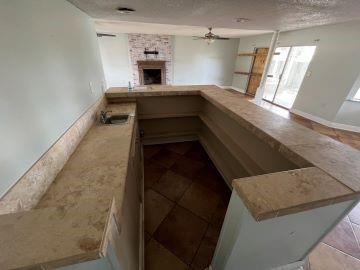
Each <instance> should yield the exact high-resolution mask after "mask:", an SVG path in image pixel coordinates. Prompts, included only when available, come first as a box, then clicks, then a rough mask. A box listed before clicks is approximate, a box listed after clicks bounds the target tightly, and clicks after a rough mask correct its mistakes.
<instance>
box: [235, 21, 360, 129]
mask: <svg viewBox="0 0 360 270" xmlns="http://www.w3.org/2000/svg"><path fill="white" fill-rule="evenodd" d="M359 37H360V21H354V22H348V23H341V24H334V25H327V26H319V27H313V28H307V29H302V30H296V31H288V32H282V33H280V36H279V42H278V44H277V46H278V47H279V46H295V45H299V46H305V45H315V46H317V48H316V52H315V55H314V57H313V59H312V62H311V63H310V66H309V68H308V71H310V72H311V76H310V77H305V78H304V81H303V84H302V86H301V88H300V90H299V94H298V96H297V98H296V100H295V103H294V105H293V110H295V111H297V112H299V111H300V112H304V113H306V114H310V115H312V116H314V117H317V118H320V119H323V120H325V121H328V122H334V121H341V122H344V123H345V122H347V123H350V122H351V123H356V122H357V123H358V122H359V120H358V118H357V119H353V118H354V117H356V115H354V114H351V115H350V114H347V116H346V118H347V119H346V120H345V118H343V117H336V115H337V113H338V112H339V110H340V108H341V107H342V106H343V103H344V102H345V100H346V98H347V97H348V95H349V93H350V91H351V89H352V88H353V85H354V82H355V81H356V79H357V77H358V75H359V71H360V61H359V59H360V50H359V47H360V38H359ZM270 39H271V36H270V35H261V36H254V37H247V38H240V46H239V51H242V50H245V49H248V52H251V51H252V49H253V47H256V46H249V44H250V45H252V43H253V44H256V45H257V47H259V46H262V44H265V43H266V42H268V44H269V43H270ZM316 39H320V41H318V42H316V41H315V40H316ZM263 41H265V43H264V42H263ZM244 43H245V45H244ZM258 44H260V45H258ZM238 61H240V60H238ZM239 65H240V62H237V68H238V69H242V68H244V69H245V70H244V71H246V68H248V65H247V64H244V65H243V66H241V67H240V66H239ZM241 71H242V70H241ZM237 76H241V75H234V82H233V85H234V86H235V87H240V88H241V87H243V86H244V85H245V84H244V82H243V81H242V80H241V79H238V78H237ZM344 105H345V104H344ZM354 106H357V105H354ZM346 107H347V105H346ZM349 117H351V118H352V119H348V118H349ZM357 117H359V116H357Z"/></svg>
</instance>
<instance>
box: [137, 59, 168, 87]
mask: <svg viewBox="0 0 360 270" xmlns="http://www.w3.org/2000/svg"><path fill="white" fill-rule="evenodd" d="M165 63H166V61H161V60H156V61H155V60H146V61H137V64H138V68H139V81H140V84H141V85H148V84H166V65H165Z"/></svg>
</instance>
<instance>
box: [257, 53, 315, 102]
mask: <svg viewBox="0 0 360 270" xmlns="http://www.w3.org/2000/svg"><path fill="white" fill-rule="evenodd" d="M315 49H316V46H292V47H278V48H277V49H276V51H275V54H274V56H273V58H272V61H271V65H270V68H269V72H268V73H269V74H271V76H268V78H267V79H266V83H265V91H264V97H263V99H265V100H267V101H270V102H271V103H274V104H276V105H279V106H281V107H284V108H287V109H290V108H291V107H292V105H293V104H294V102H295V99H296V96H297V94H298V92H299V89H300V87H301V84H302V81H303V79H304V77H305V74H306V72H307V69H308V66H309V64H310V62H311V59H312V57H313V55H314V53H315Z"/></svg>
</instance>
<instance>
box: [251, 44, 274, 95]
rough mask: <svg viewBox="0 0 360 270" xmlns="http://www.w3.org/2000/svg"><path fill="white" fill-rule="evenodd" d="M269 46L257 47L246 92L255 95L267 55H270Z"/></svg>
mask: <svg viewBox="0 0 360 270" xmlns="http://www.w3.org/2000/svg"><path fill="white" fill-rule="evenodd" d="M268 52H269V48H257V49H255V56H254V59H253V64H252V67H251V70H250V75H249V81H248V85H247V89H246V94H248V95H251V96H255V94H256V90H257V89H258V87H259V85H260V81H261V76H262V73H263V71H264V67H265V62H266V57H267V55H268Z"/></svg>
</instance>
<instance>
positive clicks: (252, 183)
mask: <svg viewBox="0 0 360 270" xmlns="http://www.w3.org/2000/svg"><path fill="white" fill-rule="evenodd" d="M156 95H158V96H164V95H201V96H202V97H203V98H204V99H206V100H207V101H209V102H210V103H212V104H213V105H215V106H217V107H218V108H219V109H221V110H222V111H223V112H225V113H226V114H227V115H229V116H230V117H231V118H233V119H234V120H236V121H237V122H238V123H239V125H241V126H242V127H244V128H246V129H247V130H249V131H250V132H251V133H252V134H254V135H255V136H257V137H258V138H259V139H261V140H262V141H264V142H265V143H267V144H268V145H269V146H271V147H272V148H273V149H276V150H277V151H280V152H281V153H282V154H283V155H284V156H285V157H286V158H287V159H289V160H291V161H292V162H293V163H295V164H297V165H298V166H299V167H312V168H303V169H299V170H297V171H288V172H280V173H275V174H270V175H265V176H253V177H249V178H242V179H240V180H236V181H234V183H233V186H234V188H235V190H236V191H238V193H239V196H241V197H242V199H243V200H244V201H245V202H246V205H247V208H248V210H249V211H250V212H251V214H252V215H253V216H254V218H255V219H257V220H259V219H265V218H269V217H273V216H274V215H283V214H286V213H291V212H299V211H303V210H305V209H310V208H314V207H319V206H321V205H329V204H333V203H335V202H337V201H344V200H349V199H354V198H359V196H360V151H358V150H356V149H354V148H352V147H350V146H348V145H345V144H342V143H340V142H338V141H335V140H333V139H332V138H330V137H327V136H324V135H322V134H319V133H317V132H315V131H313V130H311V129H308V128H306V127H303V126H301V125H299V124H297V123H295V122H293V121H292V120H290V119H286V118H283V117H281V116H279V115H276V114H274V113H272V112H270V111H268V110H265V109H264V108H262V107H260V106H257V105H256V104H253V103H251V102H248V101H247V100H244V99H242V98H241V97H239V96H238V95H236V94H235V93H231V92H229V91H226V90H223V89H221V88H219V87H216V86H212V85H210V86H209V85H203V86H200V85H198V86H149V87H148V88H147V90H141V91H133V92H129V91H128V89H127V88H110V89H109V90H108V91H107V92H106V97H107V98H108V100H112V99H113V100H114V101H116V100H118V99H119V98H122V97H124V98H128V97H134V98H136V97H143V96H156ZM242 181H244V182H242ZM280 182H281V184H279V183H280ZM241 183H244V184H241ZM319 183H321V184H319ZM305 186H307V188H304V187H305ZM264 187H266V189H267V192H266V193H265V192H262V191H261V190H262V188H264ZM257 189H258V190H257ZM287 192H290V193H289V194H290V195H289V196H285V194H286V193H287ZM266 194H278V195H279V196H282V199H284V201H283V202H282V204H280V203H279V202H278V201H277V198H278V197H277V196H271V197H267V195H266ZM299 195H301V196H299ZM258 200H260V201H262V202H261V205H258Z"/></svg>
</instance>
